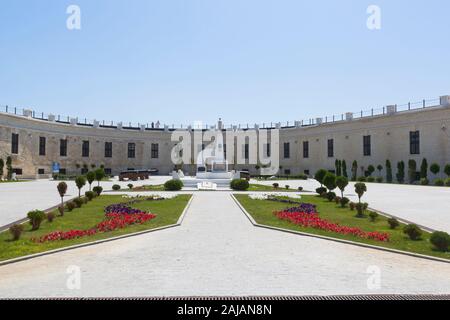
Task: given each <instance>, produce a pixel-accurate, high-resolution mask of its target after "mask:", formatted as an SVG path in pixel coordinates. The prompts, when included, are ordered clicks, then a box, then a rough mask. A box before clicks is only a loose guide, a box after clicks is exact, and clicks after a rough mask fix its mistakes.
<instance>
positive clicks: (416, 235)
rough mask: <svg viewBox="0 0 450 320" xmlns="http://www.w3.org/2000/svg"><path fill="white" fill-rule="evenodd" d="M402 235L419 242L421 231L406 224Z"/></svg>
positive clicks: (413, 225)
mask: <svg viewBox="0 0 450 320" xmlns="http://www.w3.org/2000/svg"><path fill="white" fill-rule="evenodd" d="M403 233H405V234H407V235H408V237H409V238H410V239H411V240H419V239H420V236H421V235H422V230H420V228H419V227H418V226H417V225H416V224H408V225H407V226H405V227H404V228H403Z"/></svg>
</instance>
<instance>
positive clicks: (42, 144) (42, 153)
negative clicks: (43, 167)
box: [39, 137, 45, 156]
mask: <svg viewBox="0 0 450 320" xmlns="http://www.w3.org/2000/svg"><path fill="white" fill-rule="evenodd" d="M39 155H40V156H45V137H39Z"/></svg>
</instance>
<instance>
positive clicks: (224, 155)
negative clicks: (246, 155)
mask: <svg viewBox="0 0 450 320" xmlns="http://www.w3.org/2000/svg"><path fill="white" fill-rule="evenodd" d="M223 157H224V158H225V159H226V158H227V144H226V143H224V144H223Z"/></svg>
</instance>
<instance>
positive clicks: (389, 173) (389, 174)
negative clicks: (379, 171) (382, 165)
mask: <svg viewBox="0 0 450 320" xmlns="http://www.w3.org/2000/svg"><path fill="white" fill-rule="evenodd" d="M386 182H387V183H392V166H391V162H390V161H389V160H386Z"/></svg>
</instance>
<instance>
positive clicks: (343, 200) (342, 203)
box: [340, 197, 350, 208]
mask: <svg viewBox="0 0 450 320" xmlns="http://www.w3.org/2000/svg"><path fill="white" fill-rule="evenodd" d="M349 202H350V199H349V198H346V197H343V198H341V200H340V204H341V207H342V208H344V207H345V206H346V205H347V203H349Z"/></svg>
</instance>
